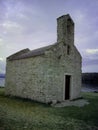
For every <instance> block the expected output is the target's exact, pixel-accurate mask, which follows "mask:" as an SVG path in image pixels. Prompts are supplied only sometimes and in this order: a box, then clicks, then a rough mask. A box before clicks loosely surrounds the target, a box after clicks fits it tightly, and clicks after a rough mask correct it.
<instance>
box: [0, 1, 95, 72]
mask: <svg viewBox="0 0 98 130" xmlns="http://www.w3.org/2000/svg"><path fill="white" fill-rule="evenodd" d="M64 14H70V16H71V17H72V19H73V20H74V22H75V45H76V47H77V48H78V50H79V51H80V53H81V55H82V57H83V65H82V71H83V72H98V0H0V73H5V65H6V57H8V56H9V55H11V54H13V53H15V52H17V51H19V50H21V49H24V48H29V49H30V50H33V49H35V48H39V47H42V46H47V45H50V44H52V43H55V42H56V40H57V36H56V35H57V30H56V27H57V21H56V19H57V18H58V17H59V16H61V15H64Z"/></svg>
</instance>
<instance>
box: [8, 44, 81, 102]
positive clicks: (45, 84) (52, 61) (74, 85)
mask: <svg viewBox="0 0 98 130" xmlns="http://www.w3.org/2000/svg"><path fill="white" fill-rule="evenodd" d="M66 53H67V46H65V45H64V43H58V44H57V45H56V46H54V47H53V48H52V49H50V50H48V51H46V52H45V55H43V56H37V57H32V58H27V59H21V60H14V61H7V70H6V94H7V95H14V96H19V97H23V98H30V99H33V100H36V101H40V102H50V101H52V100H57V101H63V100H64V92H65V90H64V89H65V79H64V75H65V74H70V75H71V78H72V79H71V80H72V81H71V90H70V99H74V98H77V97H79V96H80V87H81V81H80V79H81V77H80V76H81V69H80V68H81V57H80V55H79V54H78V52H77V50H76V49H75V47H74V46H72V47H71V52H70V55H67V54H66Z"/></svg>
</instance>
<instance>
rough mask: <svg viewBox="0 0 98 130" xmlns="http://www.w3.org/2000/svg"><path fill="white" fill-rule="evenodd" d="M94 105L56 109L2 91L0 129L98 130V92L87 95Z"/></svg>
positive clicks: (0, 98) (2, 89) (84, 95)
mask: <svg viewBox="0 0 98 130" xmlns="http://www.w3.org/2000/svg"><path fill="white" fill-rule="evenodd" d="M83 97H84V98H85V99H87V100H88V101H89V102H90V104H89V105H86V106H84V107H81V108H80V107H75V106H70V107H64V108H54V107H50V106H49V105H45V104H41V103H37V102H33V101H30V100H24V99H19V98H14V97H12V98H11V97H7V96H5V95H4V88H0V130H98V93H83Z"/></svg>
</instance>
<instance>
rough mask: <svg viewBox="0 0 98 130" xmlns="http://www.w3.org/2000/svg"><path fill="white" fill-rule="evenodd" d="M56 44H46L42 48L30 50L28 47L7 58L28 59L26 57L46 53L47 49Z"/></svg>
mask: <svg viewBox="0 0 98 130" xmlns="http://www.w3.org/2000/svg"><path fill="white" fill-rule="evenodd" d="M55 44H56V43H55ZM55 44H53V45H49V46H45V47H42V48H38V49H35V50H29V49H28V48H27V49H24V50H21V51H19V52H17V53H15V54H13V55H11V56H9V57H8V58H7V59H8V60H19V59H26V58H30V57H35V56H39V55H44V54H45V51H46V50H49V49H50V48H52V47H53V46H54V45H55Z"/></svg>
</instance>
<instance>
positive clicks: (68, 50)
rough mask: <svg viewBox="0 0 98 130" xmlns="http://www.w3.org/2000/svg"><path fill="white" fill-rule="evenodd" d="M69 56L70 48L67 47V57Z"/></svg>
mask: <svg viewBox="0 0 98 130" xmlns="http://www.w3.org/2000/svg"><path fill="white" fill-rule="evenodd" d="M69 54H70V46H69V45H67V55H69Z"/></svg>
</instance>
